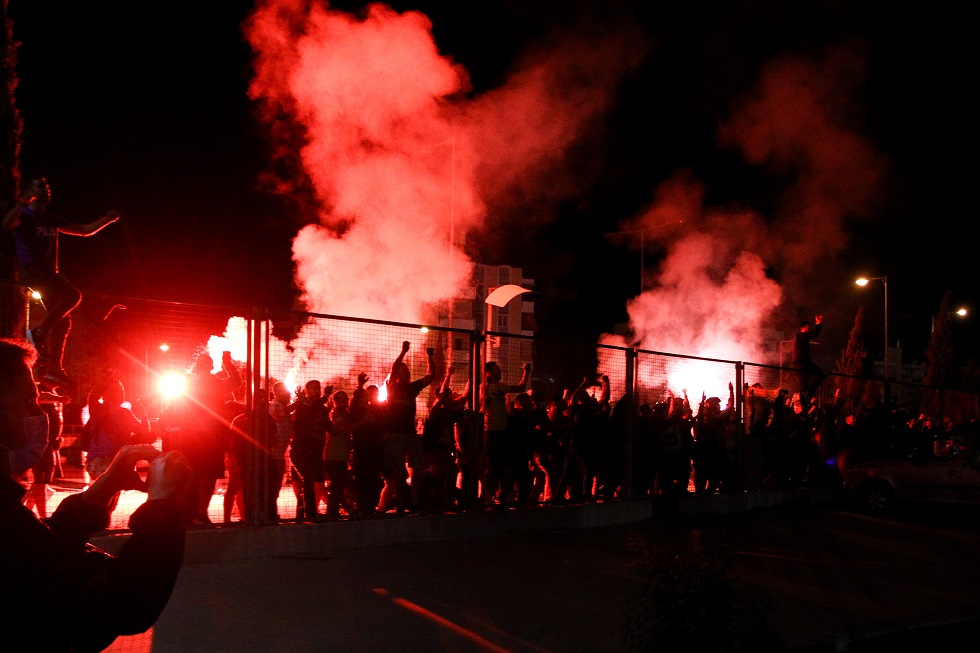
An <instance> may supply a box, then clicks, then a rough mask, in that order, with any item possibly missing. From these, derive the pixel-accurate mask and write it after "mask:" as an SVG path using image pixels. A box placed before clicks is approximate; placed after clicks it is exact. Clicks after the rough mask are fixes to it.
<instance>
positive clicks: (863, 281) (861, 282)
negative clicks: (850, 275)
mask: <svg viewBox="0 0 980 653" xmlns="http://www.w3.org/2000/svg"><path fill="white" fill-rule="evenodd" d="M870 282H871V279H867V278H865V277H861V278H860V279H855V280H854V283H856V284H857V285H859V286H861V287H862V288H864V287H865V286H866V285H868V284H869V283H870Z"/></svg>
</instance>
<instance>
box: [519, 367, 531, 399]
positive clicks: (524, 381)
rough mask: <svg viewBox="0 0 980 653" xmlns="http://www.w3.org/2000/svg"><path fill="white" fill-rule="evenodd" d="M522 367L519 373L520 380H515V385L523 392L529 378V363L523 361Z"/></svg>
mask: <svg viewBox="0 0 980 653" xmlns="http://www.w3.org/2000/svg"><path fill="white" fill-rule="evenodd" d="M522 369H523V373H522V374H521V380H520V381H518V382H517V385H518V386H519V387H520V389H521V391H522V392H523V391H524V390H525V389H526V388H527V382H528V381H529V380H530V379H531V364H530V363H524V366H523V368H522Z"/></svg>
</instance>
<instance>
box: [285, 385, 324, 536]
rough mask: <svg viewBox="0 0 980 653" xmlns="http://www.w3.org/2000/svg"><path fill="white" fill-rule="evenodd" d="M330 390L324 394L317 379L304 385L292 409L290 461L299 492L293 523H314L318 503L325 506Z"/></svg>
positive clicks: (317, 512)
mask: <svg viewBox="0 0 980 653" xmlns="http://www.w3.org/2000/svg"><path fill="white" fill-rule="evenodd" d="M331 390H332V388H330V387H329V386H328V387H327V391H326V392H325V393H324V392H323V391H322V389H321V386H320V382H319V381H317V380H316V379H313V380H311V381H308V382H307V383H306V392H305V393H304V395H303V396H302V397H301V398H300V399H299V401H297V402H296V407H295V409H294V410H293V439H292V442H291V443H290V445H289V459H290V460H291V461H292V463H293V472H294V473H293V476H296V477H299V479H300V482H301V488H302V493H301V496H300V502H299V505H298V506H297V507H296V521H314V520H315V519H316V518H317V515H318V514H319V510H320V502H321V501H323V502H324V503H326V487H325V486H324V479H325V477H324V474H323V447H324V445H325V444H326V441H327V423H328V421H329V420H330V412H329V410H328V409H327V407H326V405H325V404H326V402H327V400H328V399H329V398H330V392H331Z"/></svg>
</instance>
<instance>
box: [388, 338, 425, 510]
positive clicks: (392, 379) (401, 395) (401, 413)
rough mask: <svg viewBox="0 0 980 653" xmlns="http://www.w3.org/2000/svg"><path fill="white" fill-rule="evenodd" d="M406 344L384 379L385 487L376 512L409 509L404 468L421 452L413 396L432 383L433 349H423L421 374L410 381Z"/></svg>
mask: <svg viewBox="0 0 980 653" xmlns="http://www.w3.org/2000/svg"><path fill="white" fill-rule="evenodd" d="M410 347H411V343H409V342H408V341H407V340H406V341H405V342H403V343H402V350H401V353H399V354H398V357H397V358H395V361H394V362H393V363H392V364H391V372H390V375H389V378H388V397H387V401H386V406H385V424H386V428H385V434H384V438H383V451H384V479H385V487H384V488H382V490H381V498H380V500H379V501H378V511H379V512H387V511H388V508H389V507H391V506H392V505H393V507H394V508H395V511H396V512H399V513H404V512H408V511H409V510H411V509H412V508H413V506H412V493H411V487H410V486H409V484H408V469H409V467H416V468H417V467H418V466H419V465H420V462H421V461H420V459H421V453H422V443H421V440H420V438H419V434H418V430H417V427H416V425H415V413H416V411H415V399H416V398H417V397H418V396H419V395H420V394H421V393H422V390H424V389H425V388H426V387H428V386H429V384H430V383H432V369H433V357H434V356H435V350H434V349H433V348H432V347H429V348H428V349H426V350H425V360H426V373H425V376H422V377H420V378H418V379H416V380H414V381H412V378H411V372H410V371H409V369H408V365H406V364H405V354H407V353H408V350H409V348H410Z"/></svg>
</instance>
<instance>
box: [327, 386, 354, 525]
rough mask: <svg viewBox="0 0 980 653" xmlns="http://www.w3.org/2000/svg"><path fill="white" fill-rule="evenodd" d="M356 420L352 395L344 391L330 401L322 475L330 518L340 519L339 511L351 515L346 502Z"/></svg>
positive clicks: (334, 395) (339, 391)
mask: <svg viewBox="0 0 980 653" xmlns="http://www.w3.org/2000/svg"><path fill="white" fill-rule="evenodd" d="M353 428H354V424H353V420H352V419H351V413H350V396H349V395H348V394H347V393H346V392H344V391H343V390H338V391H337V392H335V393H333V396H332V397H331V398H330V419H329V421H328V422H327V441H326V444H325V445H324V447H323V475H324V478H325V479H326V481H327V518H328V519H336V518H337V517H339V516H340V508H341V506H343V507H344V510H345V511H346V512H347V513H348V514H350V512H351V510H352V508H351V506H350V503H349V502H348V501H347V498H346V494H347V483H348V481H349V479H350V457H351V441H352V433H353Z"/></svg>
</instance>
